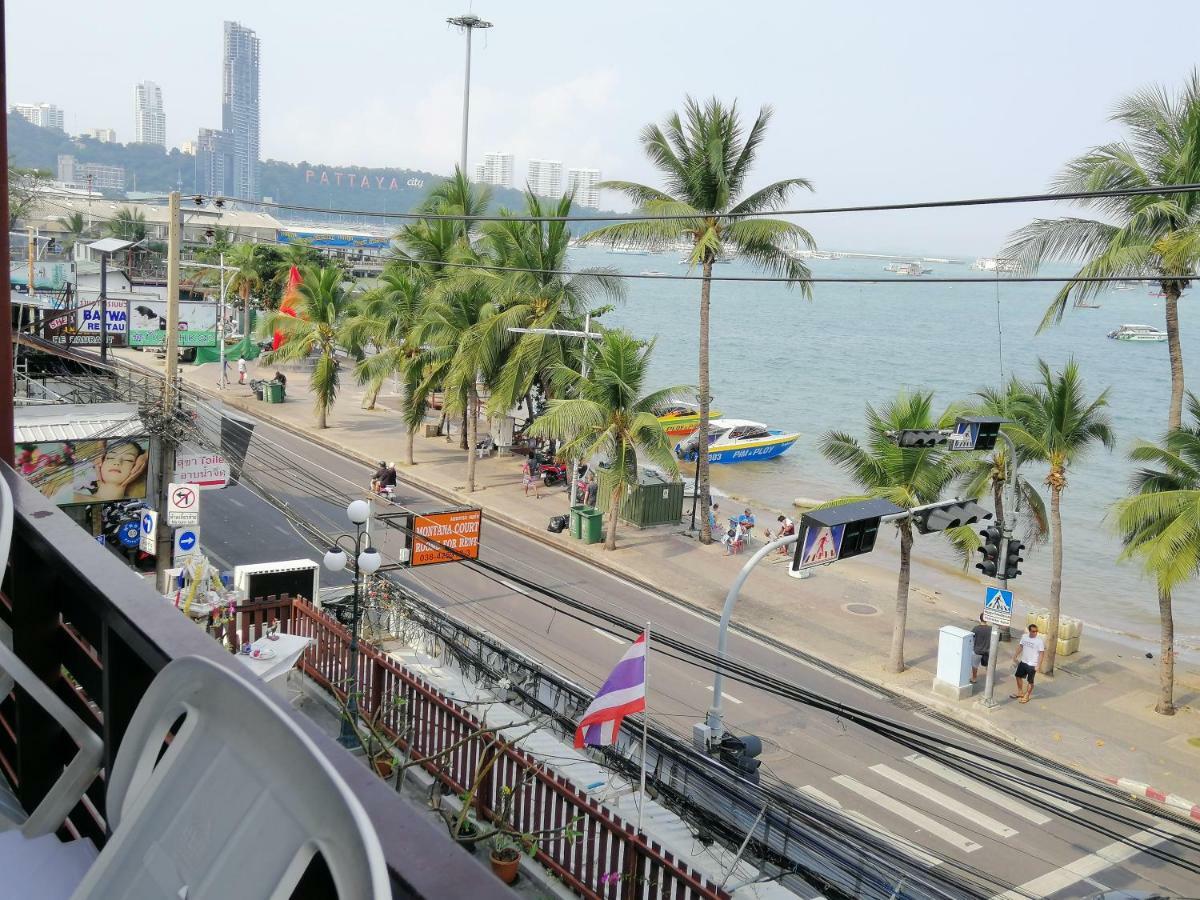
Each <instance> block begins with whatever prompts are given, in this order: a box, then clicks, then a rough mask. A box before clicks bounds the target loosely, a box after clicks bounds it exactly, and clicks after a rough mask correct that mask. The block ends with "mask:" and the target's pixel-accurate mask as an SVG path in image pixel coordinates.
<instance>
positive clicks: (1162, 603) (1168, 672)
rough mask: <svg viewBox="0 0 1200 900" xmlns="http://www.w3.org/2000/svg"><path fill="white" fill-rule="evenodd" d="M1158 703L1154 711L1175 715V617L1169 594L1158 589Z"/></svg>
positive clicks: (1164, 714)
mask: <svg viewBox="0 0 1200 900" xmlns="http://www.w3.org/2000/svg"><path fill="white" fill-rule="evenodd" d="M1158 624H1159V629H1160V634H1159V647H1158V655H1159V658H1158V703H1156V704H1155V706H1154V711H1155V712H1156V713H1158V714H1160V715H1163V716H1173V715H1175V617H1174V616H1173V615H1172V613H1171V592H1170V591H1168V590H1163V589H1162V588H1159V589H1158Z"/></svg>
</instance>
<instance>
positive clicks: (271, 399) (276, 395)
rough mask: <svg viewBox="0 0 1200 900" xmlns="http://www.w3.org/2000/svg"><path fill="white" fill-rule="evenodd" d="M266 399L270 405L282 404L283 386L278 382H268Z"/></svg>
mask: <svg viewBox="0 0 1200 900" xmlns="http://www.w3.org/2000/svg"><path fill="white" fill-rule="evenodd" d="M266 398H267V402H268V403H282V402H283V385H282V384H280V383H279V382H278V381H268V382H267V390H266Z"/></svg>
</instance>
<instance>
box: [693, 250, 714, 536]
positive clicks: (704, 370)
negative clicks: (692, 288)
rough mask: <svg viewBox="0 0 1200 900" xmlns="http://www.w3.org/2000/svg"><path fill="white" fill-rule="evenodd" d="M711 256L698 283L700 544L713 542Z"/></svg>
mask: <svg viewBox="0 0 1200 900" xmlns="http://www.w3.org/2000/svg"><path fill="white" fill-rule="evenodd" d="M712 267H713V264H712V258H711V256H708V255H705V258H704V269H703V274H704V280H703V281H701V282H700V361H699V365H698V368H699V374H698V378H699V381H700V428H699V430H698V431H697V432H696V452H697V453H699V454H700V456H699V458H698V459H697V463H698V465H697V468H696V473H697V474H696V488H695V489H696V490H698V491H699V492H700V543H702V544H711V543H712V539H713V538H712V523H711V522H710V521H709V518H708V511H709V509H710V508H711V507H712V496H711V494H710V493H709V489H708V409H709V396H708V390H709V383H708V382H709V379H708V310H709V300H710V297H711V296H712Z"/></svg>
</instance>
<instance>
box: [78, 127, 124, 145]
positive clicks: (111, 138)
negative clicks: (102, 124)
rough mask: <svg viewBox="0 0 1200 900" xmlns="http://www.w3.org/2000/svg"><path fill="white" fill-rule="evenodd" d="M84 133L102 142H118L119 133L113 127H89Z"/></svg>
mask: <svg viewBox="0 0 1200 900" xmlns="http://www.w3.org/2000/svg"><path fill="white" fill-rule="evenodd" d="M84 134H85V135H87V136H88V137H90V138H92V139H93V140H96V141H99V142H100V143H101V144H115V143H116V142H117V133H116V131H114V130H113V129H111V128H89V129H88V130H87V131H85V132H84Z"/></svg>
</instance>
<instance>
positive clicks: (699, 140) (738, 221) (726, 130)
mask: <svg viewBox="0 0 1200 900" xmlns="http://www.w3.org/2000/svg"><path fill="white" fill-rule="evenodd" d="M771 115H772V110H771V107H769V106H764V107H763V108H762V109H761V110H759V113H758V116H757V117H756V118H755V120H754V124H753V125H752V126H750V130H749V131H744V130H743V128H742V123H741V118H740V116H739V114H738V109H737V104H736V103H734V104H730V105H729V106H726V105H724V104H723V103H721V102H720V101H719V100H717V99H716V98H713V99H711V100H709V101H707V102H706V103H704V104H703V105H702V104H700V103H698V102H697V101H696V100H693V99H692V98H691V97H688V98H686V99H685V101H684V115H683V117H682V118H681V117H680V115H679V114H678V113H672V114H671V115H670V116H669V117H668V118H667V120H666V122H665V123H664V124H663V125H662V126H659V125H655V124H651V125H647V126H646V127H645V128H643V129H642V133H641V143H642V149H643V150H644V152H645V154H646V156H647V157H648V158H649V159H650V161H651V162H652V163H653V164H654V166H655V167H656V168H657V169H658V170H659V171H660V172H661V173H662V175H663V181H664V187H663V188H661V189H660V188H655V187H648V186H646V185H642V184H636V183H634V182H629V181H606V182H603V183H601V185H600V187H602V188H608V189H610V190H615V191H620V192H622V193H623V194H625V195H626V196H628V197H630V198H631V199H632V200H633V201H634V202H635V203H637V204H638V212H640V213H643V214H645V215H646V218H645V219H640V220H637V221H633V222H622V223H619V224H616V225H609V226H607V227H604V228H599V229H597V230H595V231H592V232H590V233H589V234H586V235H584V236H583V237H582V238H581V240H582V241H585V242H593V243H596V242H604V243H608V244H622V243H629V244H635V245H640V246H644V247H651V248H656V249H657V248H662V247H664V246H667V245H670V244H673V243H675V242H677V241H680V240H686V241H688V242H689V243H690V244H691V247H692V250H691V264H692V266H693V267H695V266H699V267H700V272H701V275H702V279H701V282H700V357H699V361H698V376H699V382H700V384H699V403H700V427H699V430H698V431H697V435H698V438H699V441H700V444H699V457H698V460H699V466H698V468H699V477H698V489H699V491H700V498H701V504H702V505H703V508H704V510H707V509H708V508H709V505H710V503H711V498H710V496H709V480H708V416H709V404H710V403H711V401H712V398H711V397H710V396H709V359H708V356H709V353H708V325H709V305H710V301H711V297H712V268H713V264H714V263H715V262H716V261H717V259H718V258H719V257H722V256H729V255H735V254H737V255H741V256H743V257H745V258H746V259H747V260H749V261H750V262H753V263H755V264H757V265H759V266H761V267H762V268H763V269H765V270H766V271H767V272H770V273H773V274H777V275H782V276H783V277H785V278H787V279H789V281H788V284H789V285H793V284H798V285H799V286H800V289H801V291H802V292H803V293H804V296H806V297H808V296H810V295H811V286H810V284H809V282H808V280H807V279H808V278H809V277H810V273H809V271H808V267H807V266H805V265H804V264H803V263H801V262H799V261H798V260H797V259H796V258H795V257H793V256H792V254H791V253H790V252H789V251H790V250H793V249H798V247H799V246H800V245H804V246H806V247H814V246H815V244H814V242H813V239H812V235H810V234H809V233H808V232H807V231H805V230H804V229H803V228H801V227H799V226H798V225H793V224H792V223H791V222H785V221H783V220H780V219H765V218H742V216H747V215H753V214H759V213H764V212H770V211H772V210H776V209H779V208H780V206H781V205H782V204H783V203H785V202H786V201H787V198H788V197H789V196H790V195H791V194H792V192H793V191H795V190H797V189H801V188H803V189H808V190H812V185H811V184H810V183H809V182H808V181H807V180H806V179H804V178H788V179H785V180H783V181H777V182H775V183H774V184H769V185H767V186H766V187H763V188H760V189H759V190H757V191H754V192H753V193H750V194H748V195H746V194H744V190H745V187H746V178H747V176H748V175H749V174H750V169H751V168H752V167H753V166H754V159H755V156H756V155H757V153H758V149H759V147H760V145H761V144H762V141H763V138H764V137H765V135H766V131H767V123H768V122H770V120H771ZM654 216H660V217H661V216H682V217H683V218H668V219H663V218H657V219H656V218H653V217H654ZM701 521H702V524H701V527H700V540H701V542H703V543H705V544H708V543H711V542H712V531H711V529H710V527H709V519H708V515H707V512H706V513H705V514H704V515H703V516H702V517H701Z"/></svg>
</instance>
